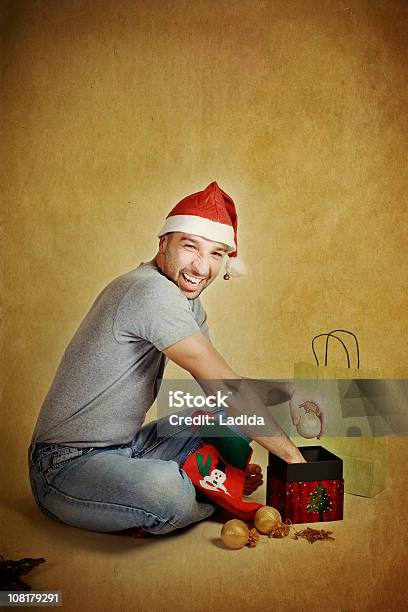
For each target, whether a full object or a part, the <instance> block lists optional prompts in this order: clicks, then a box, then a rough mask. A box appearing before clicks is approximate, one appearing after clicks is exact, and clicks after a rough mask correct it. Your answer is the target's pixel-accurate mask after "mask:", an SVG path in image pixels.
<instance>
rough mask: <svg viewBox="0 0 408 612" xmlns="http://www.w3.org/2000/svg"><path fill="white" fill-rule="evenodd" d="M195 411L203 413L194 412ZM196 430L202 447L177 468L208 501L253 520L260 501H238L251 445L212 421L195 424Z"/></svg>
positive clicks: (225, 427)
mask: <svg viewBox="0 0 408 612" xmlns="http://www.w3.org/2000/svg"><path fill="white" fill-rule="evenodd" d="M198 414H206V413H204V412H202V411H197V412H195V413H194V415H198ZM211 416H214V415H213V414H211ZM198 430H199V432H200V434H201V435H200V437H201V440H202V442H203V446H202V447H201V448H199V449H198V450H197V451H195V452H194V453H192V454H191V455H189V456H188V457H187V459H186V461H185V462H184V463H183V465H182V466H181V467H182V468H183V470H184V471H185V472H186V474H187V475H188V476H189V477H190V479H191V481H192V482H193V484H194V485H195V486H196V487H197V488H198V489H200V491H201V492H202V493H205V494H206V495H207V496H208V497H209V498H210V499H211V500H212V501H214V502H216V503H217V504H218V505H219V506H222V507H223V508H226V509H227V510H229V512H231V513H232V514H234V515H235V516H237V517H238V518H240V519H242V520H244V521H251V520H253V518H254V516H255V513H256V511H257V510H258V509H259V508H262V506H263V504H258V503H255V502H244V501H242V494H243V490H244V483H245V472H246V470H247V468H248V465H249V460H250V459H251V456H252V452H253V451H252V448H251V447H250V445H249V444H248V442H247V441H246V440H244V438H242V437H241V436H239V435H238V434H236V433H235V432H234V431H233V430H232V429H230V428H229V427H227V426H226V425H220V424H218V423H214V425H207V426H201V427H198ZM210 433H211V435H209V434H210ZM221 436H222V437H221Z"/></svg>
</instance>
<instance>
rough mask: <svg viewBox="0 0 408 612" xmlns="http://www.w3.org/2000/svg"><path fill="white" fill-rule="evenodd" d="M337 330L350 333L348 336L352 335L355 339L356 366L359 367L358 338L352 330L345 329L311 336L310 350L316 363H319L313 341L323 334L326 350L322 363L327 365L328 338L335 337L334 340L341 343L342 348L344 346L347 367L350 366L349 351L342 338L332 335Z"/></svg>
mask: <svg viewBox="0 0 408 612" xmlns="http://www.w3.org/2000/svg"><path fill="white" fill-rule="evenodd" d="M337 332H344V333H345V334H350V336H353V338H354V340H355V343H356V350H357V368H360V349H359V346H358V340H357V337H356V335H355V334H353V332H351V331H348V330H347V329H334V330H333V331H331V332H328V333H326V334H319V335H317V336H315V337H314V338H313V340H312V351H313V355H314V357H315V359H316V363H317V365H320V364H319V360H318V358H317V355H316V351H315V348H314V342H315V340H316V339H317V338H321V337H322V336H325V337H326V350H325V356H324V365H325V366H327V355H328V348H329V338H331V337H333V338H336V340H338V341H339V342H340V343H341V344H342V346H343V348H344V350H345V352H346V355H347V367H348V368H350V355H349V352H348V350H347V347H346V345H345V344H344V342H343V340H341V338H339V337H338V336H335V335H334V334H335V333H337Z"/></svg>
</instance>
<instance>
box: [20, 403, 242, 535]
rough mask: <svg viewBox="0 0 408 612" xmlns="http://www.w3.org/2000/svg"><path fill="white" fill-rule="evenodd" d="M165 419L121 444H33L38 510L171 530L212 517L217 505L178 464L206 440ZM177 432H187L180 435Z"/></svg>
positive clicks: (106, 525)
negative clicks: (205, 495) (202, 493)
mask: <svg viewBox="0 0 408 612" xmlns="http://www.w3.org/2000/svg"><path fill="white" fill-rule="evenodd" d="M214 412H220V411H219V410H215V411H214ZM165 421H166V417H164V418H163V419H160V420H159V421H154V422H152V423H149V424H147V425H145V426H144V427H142V428H141V430H140V431H139V432H138V433H137V435H136V436H135V438H134V439H133V440H131V442H129V443H128V444H123V445H121V446H108V447H93V448H90V447H86V448H76V447H72V446H63V445H61V444H49V443H41V442H40V443H37V444H35V445H34V446H30V448H29V451H28V462H29V474H30V484H31V490H32V493H33V496H34V499H35V500H36V502H37V505H38V506H39V508H40V510H41V511H42V512H43V513H44V514H45V515H46V516H48V517H50V518H53V519H56V520H59V521H62V522H64V523H66V524H68V525H72V526H74V527H79V528H82V529H87V530H90V531H101V532H111V531H120V530H123V529H128V528H131V527H136V526H138V527H143V529H144V530H145V531H147V532H150V533H153V534H165V533H169V532H170V531H173V530H175V529H179V528H181V527H185V526H187V525H189V524H191V523H195V522H197V521H201V520H203V519H206V518H208V517H209V516H211V515H212V514H213V513H214V511H215V510H216V505H215V504H213V503H211V502H210V501H209V500H207V499H206V498H203V497H202V496H201V497H200V494H198V495H199V499H205V502H203V501H199V499H197V496H196V489H195V487H194V485H193V483H192V482H191V480H190V478H189V477H188V476H187V474H186V473H185V472H184V470H183V469H182V468H181V465H183V463H184V461H185V460H186V458H187V457H188V456H189V455H190V454H191V453H193V452H194V451H196V450H197V449H198V448H200V446H202V442H201V439H200V437H199V436H198V435H197V432H196V431H195V430H194V429H193V428H192V427H189V426H186V425H184V424H183V425H180V426H177V427H175V426H174V425H173V426H170V425H166V424H165ZM158 424H160V425H161V429H160V433H161V435H160V437H158V436H157V431H156V429H157V425H158ZM166 427H167V428H168V431H166ZM185 430H191V435H189V436H188V437H186V433H189V432H188V431H187V432H186V431H185ZM180 432H183V435H182V436H180V435H179V436H178V435H177V433H180ZM241 435H242V434H241ZM167 436H169V437H167ZM244 437H245V436H244ZM246 439H247V440H249V438H247V437H246Z"/></svg>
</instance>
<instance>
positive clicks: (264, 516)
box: [254, 506, 282, 534]
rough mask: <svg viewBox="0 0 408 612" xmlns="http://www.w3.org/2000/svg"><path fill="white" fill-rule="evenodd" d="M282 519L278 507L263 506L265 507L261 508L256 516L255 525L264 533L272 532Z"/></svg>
mask: <svg viewBox="0 0 408 612" xmlns="http://www.w3.org/2000/svg"><path fill="white" fill-rule="evenodd" d="M281 521H282V517H281V515H280V514H279V512H278V511H277V510H276V508H272V506H263V508H259V510H258V511H257V513H256V514H255V518H254V523H255V527H256V528H257V530H258V531H260V532H261V533H264V534H269V533H271V531H272V530H273V528H274V527H275V526H276V525H277V524H278V523H279V522H281Z"/></svg>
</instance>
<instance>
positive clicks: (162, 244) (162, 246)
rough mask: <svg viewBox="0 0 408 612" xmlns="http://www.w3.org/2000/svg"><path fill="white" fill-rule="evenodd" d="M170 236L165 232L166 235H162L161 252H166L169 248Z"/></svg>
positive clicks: (160, 241)
mask: <svg viewBox="0 0 408 612" xmlns="http://www.w3.org/2000/svg"><path fill="white" fill-rule="evenodd" d="M167 242H168V236H167V234H164V236H160V240H159V252H160V253H164V252H165V250H166V248H167Z"/></svg>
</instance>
